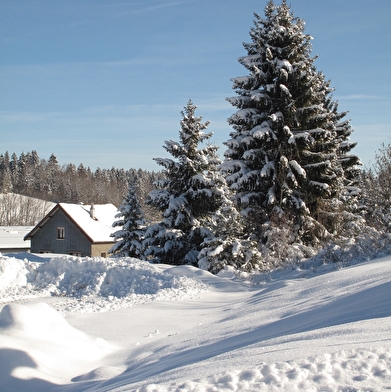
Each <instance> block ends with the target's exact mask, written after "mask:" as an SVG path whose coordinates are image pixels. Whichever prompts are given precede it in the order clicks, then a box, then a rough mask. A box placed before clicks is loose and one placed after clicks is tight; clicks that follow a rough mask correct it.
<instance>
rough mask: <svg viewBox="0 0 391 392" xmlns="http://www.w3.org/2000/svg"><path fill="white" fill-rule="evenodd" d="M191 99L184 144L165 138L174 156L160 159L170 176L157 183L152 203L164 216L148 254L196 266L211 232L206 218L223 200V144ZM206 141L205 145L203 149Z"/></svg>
mask: <svg viewBox="0 0 391 392" xmlns="http://www.w3.org/2000/svg"><path fill="white" fill-rule="evenodd" d="M196 108H197V106H195V105H194V104H193V103H192V101H191V100H189V101H188V103H187V105H186V106H185V107H184V111H182V112H181V113H182V120H181V129H180V131H179V140H180V141H179V142H176V141H173V140H170V141H165V145H164V148H165V150H166V151H167V152H168V153H169V154H170V155H171V156H172V157H173V158H174V159H170V158H155V160H156V162H157V163H158V164H159V165H161V166H163V167H164V170H163V174H164V178H163V179H161V180H158V181H156V182H155V185H156V187H157V189H155V190H153V191H152V192H150V194H149V198H148V200H147V204H148V205H151V206H153V207H155V208H156V209H157V210H159V211H160V212H161V213H162V215H163V219H162V220H161V221H160V222H158V223H156V224H153V225H151V226H149V227H148V228H147V231H146V235H145V241H144V244H145V248H146V256H147V257H148V258H149V259H153V260H155V261H158V262H164V263H168V264H187V263H190V264H196V262H197V254H198V252H199V250H200V245H201V243H202V242H203V239H204V238H205V236H206V235H207V234H206V233H207V230H206V229H204V225H203V222H204V221H205V220H207V219H208V217H209V216H210V214H211V213H213V212H214V211H216V210H217V209H218V208H219V206H220V204H221V202H222V198H223V191H222V190H221V189H220V184H219V179H221V175H220V174H219V170H218V166H219V164H220V163H221V161H220V159H219V158H218V156H217V149H218V147H217V146H215V145H212V144H210V143H209V142H208V141H209V139H210V138H211V137H212V135H213V134H212V133H206V132H204V131H205V130H206V129H207V127H208V125H209V122H208V121H207V122H205V123H202V117H198V116H196V115H195V110H196ZM200 143H205V146H203V147H202V148H200V147H199V144H200Z"/></svg>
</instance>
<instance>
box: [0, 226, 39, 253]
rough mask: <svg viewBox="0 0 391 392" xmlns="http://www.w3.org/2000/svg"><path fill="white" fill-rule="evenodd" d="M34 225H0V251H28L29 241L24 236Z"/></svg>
mask: <svg viewBox="0 0 391 392" xmlns="http://www.w3.org/2000/svg"><path fill="white" fill-rule="evenodd" d="M33 227H34V226H0V253H2V254H5V253H23V252H29V251H30V241H23V239H24V236H25V235H26V234H27V233H29V232H30V231H31V229H32V228H33Z"/></svg>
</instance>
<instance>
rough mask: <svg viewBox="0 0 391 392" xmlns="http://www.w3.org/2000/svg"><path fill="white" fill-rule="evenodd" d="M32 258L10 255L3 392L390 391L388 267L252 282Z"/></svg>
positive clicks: (4, 281) (4, 262)
mask: <svg viewBox="0 0 391 392" xmlns="http://www.w3.org/2000/svg"><path fill="white" fill-rule="evenodd" d="M18 257H20V256H18ZM23 257H26V258H29V260H30V261H28V260H27V259H23ZM23 257H22V258H21V259H20V258H19V259H17V258H15V257H6V256H0V309H1V313H0V390H1V391H2V392H5V391H40V392H41V391H111V390H114V391H183V392H185V391H186V392H190V391H219V392H220V391H289V392H292V391H343V392H356V391H387V390H391V257H385V258H379V259H376V260H373V261H367V262H363V263H357V264H354V265H351V266H349V267H345V268H342V267H341V266H340V265H336V264H334V265H319V266H317V267H315V265H312V266H311V265H309V264H308V263H307V264H306V267H305V268H304V267H302V268H298V267H295V268H290V269H289V270H285V271H279V272H274V273H270V274H266V275H259V276H255V277H254V276H248V277H247V278H252V280H251V281H252V283H250V281H249V280H246V279H245V278H246V277H243V280H237V279H235V278H234V277H233V275H232V274H231V273H229V271H226V272H225V273H224V274H223V275H220V276H213V275H211V274H209V273H207V272H205V271H201V270H198V269H195V268H192V267H188V266H182V267H171V266H167V265H150V264H147V263H145V262H142V261H139V260H136V259H130V258H127V259H126V258H123V259H100V258H76V257H70V256H69V257H67V256H60V257H59V256H57V257H54V256H53V255H52V256H51V257H49V256H48V258H47V259H46V261H45V263H42V262H40V261H43V260H42V259H40V258H39V257H38V256H37V255H28V254H24V255H23ZM254 282H257V283H256V284H254Z"/></svg>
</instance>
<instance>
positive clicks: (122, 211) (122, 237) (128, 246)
mask: <svg viewBox="0 0 391 392" xmlns="http://www.w3.org/2000/svg"><path fill="white" fill-rule="evenodd" d="M116 218H120V219H119V220H117V221H115V222H114V223H113V227H119V230H117V231H116V232H114V233H113V234H112V237H114V240H116V241H117V242H116V243H115V244H114V245H113V246H112V248H111V249H110V250H109V253H115V254H117V255H120V256H129V257H136V258H141V259H143V248H142V240H143V237H144V216H143V212H142V210H141V207H140V203H139V201H138V199H137V195H136V187H135V185H134V184H131V185H130V186H129V191H128V194H127V195H126V198H125V200H124V201H123V202H122V204H121V205H120V207H119V213H118V214H117V215H116Z"/></svg>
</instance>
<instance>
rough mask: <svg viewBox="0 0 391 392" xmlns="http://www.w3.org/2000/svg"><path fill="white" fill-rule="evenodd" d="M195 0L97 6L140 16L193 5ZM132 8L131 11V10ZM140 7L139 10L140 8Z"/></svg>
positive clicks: (131, 2)
mask: <svg viewBox="0 0 391 392" xmlns="http://www.w3.org/2000/svg"><path fill="white" fill-rule="evenodd" d="M194 1H195V0H176V1H142V2H141V1H140V2H133V1H130V2H121V3H114V4H105V5H100V6H97V7H99V8H106V9H107V8H111V9H117V8H122V10H123V9H124V8H127V11H126V13H127V14H129V13H131V14H139V13H144V12H148V11H153V10H157V9H161V8H168V7H175V6H178V5H182V4H187V3H193V2H194ZM130 7H131V8H132V9H131V10H129V8H130ZM138 7H139V8H138Z"/></svg>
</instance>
